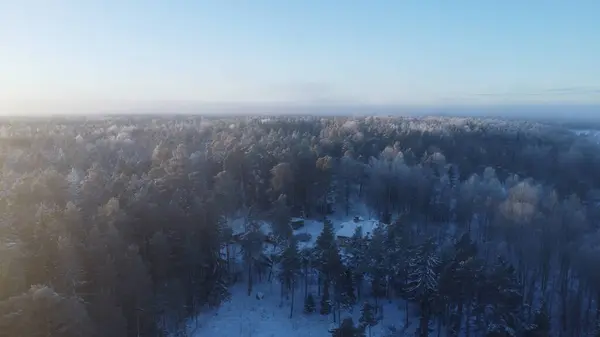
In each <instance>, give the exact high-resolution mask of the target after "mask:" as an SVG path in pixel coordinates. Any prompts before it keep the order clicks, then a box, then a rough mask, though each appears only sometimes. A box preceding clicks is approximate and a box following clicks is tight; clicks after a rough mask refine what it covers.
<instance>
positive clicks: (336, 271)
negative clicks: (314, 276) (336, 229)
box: [315, 220, 342, 283]
mask: <svg viewBox="0 0 600 337" xmlns="http://www.w3.org/2000/svg"><path fill="white" fill-rule="evenodd" d="M315 255H316V261H315V262H316V264H317V269H318V270H319V272H320V275H321V277H322V278H323V281H324V282H325V283H330V282H332V281H334V280H335V279H337V277H338V276H339V275H340V274H341V272H342V261H341V257H340V253H339V250H338V246H337V243H336V241H335V234H334V233H333V224H332V223H331V221H329V220H325V223H324V225H323V231H322V232H321V234H320V235H319V237H317V243H316V246H315Z"/></svg>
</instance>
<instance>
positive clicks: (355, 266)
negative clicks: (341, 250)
mask: <svg viewBox="0 0 600 337" xmlns="http://www.w3.org/2000/svg"><path fill="white" fill-rule="evenodd" d="M368 249H369V245H368V241H367V239H366V238H365V237H364V236H363V231H362V227H361V226H357V227H356V229H355V230H354V234H353V235H352V237H351V238H350V241H349V242H348V245H347V246H346V250H345V252H346V254H345V255H346V259H347V260H346V265H348V266H351V268H352V274H353V276H354V278H353V281H354V283H355V284H356V291H357V296H358V298H360V294H361V288H362V283H363V279H364V275H365V273H366V272H367V271H368V260H367V257H368V256H367V253H368Z"/></svg>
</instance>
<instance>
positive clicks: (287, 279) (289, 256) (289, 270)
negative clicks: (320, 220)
mask: <svg viewBox="0 0 600 337" xmlns="http://www.w3.org/2000/svg"><path fill="white" fill-rule="evenodd" d="M300 267H301V261H300V252H299V251H298V243H297V242H296V240H295V239H294V238H291V239H290V241H289V244H288V246H287V247H286V249H285V250H284V251H283V254H282V256H281V275H280V278H281V283H282V286H285V287H286V288H287V289H288V291H291V292H292V304H291V306H290V318H292V315H293V312H294V293H295V288H296V281H297V278H298V275H299V272H300Z"/></svg>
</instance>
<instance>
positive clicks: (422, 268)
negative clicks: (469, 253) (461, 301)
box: [407, 240, 440, 337]
mask: <svg viewBox="0 0 600 337" xmlns="http://www.w3.org/2000/svg"><path fill="white" fill-rule="evenodd" d="M439 264H440V260H439V258H438V256H437V254H436V251H435V245H434V243H433V240H427V241H426V242H424V243H423V244H421V245H419V246H418V247H417V249H416V250H415V252H414V256H413V257H412V258H411V259H410V261H409V273H408V284H407V293H408V294H410V296H411V298H412V299H413V300H415V301H416V302H417V303H418V304H419V309H420V315H421V317H420V323H419V328H418V330H417V331H418V336H420V337H427V336H428V335H429V330H430V328H429V322H430V319H431V316H432V309H433V308H434V304H435V303H434V302H435V301H436V296H437V294H438V271H437V269H438V266H439Z"/></svg>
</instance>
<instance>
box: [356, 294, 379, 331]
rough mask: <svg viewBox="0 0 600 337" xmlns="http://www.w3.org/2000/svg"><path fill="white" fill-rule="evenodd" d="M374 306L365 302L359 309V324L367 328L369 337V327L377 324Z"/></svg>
mask: <svg viewBox="0 0 600 337" xmlns="http://www.w3.org/2000/svg"><path fill="white" fill-rule="evenodd" d="M374 309H375V308H373V306H372V305H371V304H370V303H369V302H365V303H364V304H363V306H362V308H361V309H360V319H359V322H360V326H361V327H362V328H363V329H365V328H367V327H368V328H369V337H370V336H371V328H372V327H374V326H375V325H377V323H378V319H377V317H375V310H374Z"/></svg>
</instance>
